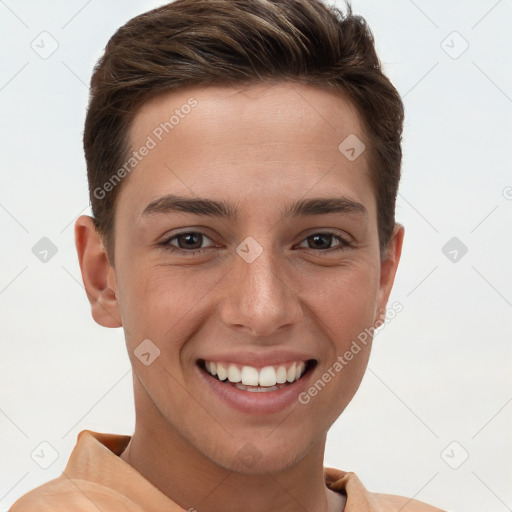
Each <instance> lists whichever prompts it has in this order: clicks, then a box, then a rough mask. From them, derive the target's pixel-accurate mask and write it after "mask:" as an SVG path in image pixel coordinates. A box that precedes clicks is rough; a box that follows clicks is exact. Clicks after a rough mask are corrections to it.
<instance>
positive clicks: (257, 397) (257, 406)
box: [197, 366, 311, 414]
mask: <svg viewBox="0 0 512 512" xmlns="http://www.w3.org/2000/svg"><path fill="white" fill-rule="evenodd" d="M197 371H198V372H199V375H200V378H201V379H202V380H203V382H205V383H206V385H207V386H208V387H209V388H210V389H211V390H212V391H213V393H215V394H216V395H217V396H218V397H220V398H221V399H222V400H223V401H224V402H225V403H227V404H228V405H229V406H231V407H233V408H234V409H238V410H239V411H243V412H245V413H255V414H270V413H275V412H279V411H282V410H284V409H286V408H287V407H289V406H290V405H292V404H293V403H296V402H297V401H298V396H299V394H300V393H302V391H304V389H305V388H306V385H307V381H308V380H309V377H310V374H311V369H310V370H308V371H307V372H306V373H305V374H304V375H303V376H302V377H301V378H300V379H299V380H297V381H295V382H293V383H292V384H288V385H287V386H286V387H284V388H281V389H277V390H275V391H260V392H255V391H243V390H242V389H238V388H236V387H234V386H232V385H230V384H225V383H224V382H221V381H220V380H219V379H217V378H215V377H213V376H212V375H210V374H209V373H207V372H206V371H205V370H203V369H201V368H200V367H199V366H197Z"/></svg>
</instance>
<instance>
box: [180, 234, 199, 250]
mask: <svg viewBox="0 0 512 512" xmlns="http://www.w3.org/2000/svg"><path fill="white" fill-rule="evenodd" d="M201 236H202V235H200V234H199V233H186V234H184V235H181V237H180V240H186V247H185V248H186V249H190V248H195V247H191V244H192V245H197V243H198V241H200V240H201ZM189 242H191V244H190V243H189ZM200 246H201V243H199V247H200Z"/></svg>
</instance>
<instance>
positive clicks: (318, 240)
mask: <svg viewBox="0 0 512 512" xmlns="http://www.w3.org/2000/svg"><path fill="white" fill-rule="evenodd" d="M336 240H337V241H338V242H339V243H338V244H337V246H338V247H336V245H335V246H334V247H333V246H332V245H331V244H332V242H333V241H336ZM304 243H306V244H308V246H307V247H306V248H307V249H313V250H321V251H322V252H326V251H325V250H326V249H333V248H334V250H337V251H339V250H343V249H345V248H347V247H350V246H351V244H350V242H349V241H348V240H346V239H345V238H343V237H341V236H340V235H338V234H335V233H330V232H326V233H314V234H313V235H310V236H308V237H307V238H305V239H304V241H303V242H302V244H304ZM302 244H301V245H299V247H304V245H302Z"/></svg>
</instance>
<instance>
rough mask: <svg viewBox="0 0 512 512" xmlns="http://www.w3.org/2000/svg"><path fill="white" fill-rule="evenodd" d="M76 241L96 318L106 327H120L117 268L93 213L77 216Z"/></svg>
mask: <svg viewBox="0 0 512 512" xmlns="http://www.w3.org/2000/svg"><path fill="white" fill-rule="evenodd" d="M75 245H76V250H77V253H78V260H79V263H80V270H81V272H82V280H83V282H84V286H85V291H86V293H87V298H88V299H89V302H90V303H91V313H92V316H93V318H94V320H95V321H96V322H97V323H98V324H100V325H102V326H103V327H121V326H122V322H121V315H120V314H119V303H118V300H117V297H116V289H115V288H116V284H115V271H114V268H113V267H112V265H111V264H110V262H109V259H108V255H107V252H106V251H105V248H104V246H103V242H102V240H101V236H100V235H99V233H98V232H97V231H96V228H95V226H94V221H93V219H92V217H89V216H87V215H81V216H80V217H79V218H78V219H77V221H76V223H75Z"/></svg>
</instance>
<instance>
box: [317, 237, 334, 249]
mask: <svg viewBox="0 0 512 512" xmlns="http://www.w3.org/2000/svg"><path fill="white" fill-rule="evenodd" d="M330 236H332V235H314V236H313V240H314V243H315V244H316V243H317V242H318V241H319V240H320V241H321V240H322V239H324V241H325V240H326V239H328V238H329V237H330ZM320 245H321V244H320ZM330 245H331V244H330V243H327V248H329V246H330ZM324 246H325V244H324ZM316 248H318V246H317V247H316Z"/></svg>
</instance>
